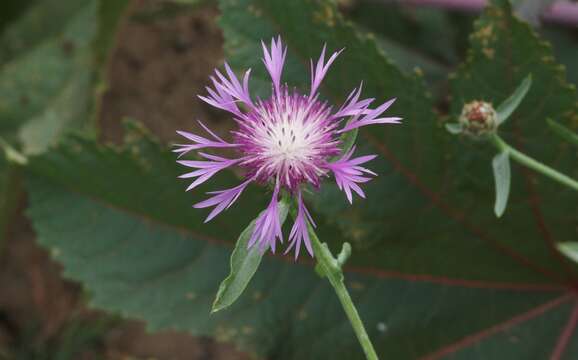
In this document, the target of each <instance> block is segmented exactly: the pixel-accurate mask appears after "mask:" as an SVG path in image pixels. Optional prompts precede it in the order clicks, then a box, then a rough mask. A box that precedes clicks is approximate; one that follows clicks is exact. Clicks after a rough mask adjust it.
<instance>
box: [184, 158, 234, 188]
mask: <svg viewBox="0 0 578 360" xmlns="http://www.w3.org/2000/svg"><path fill="white" fill-rule="evenodd" d="M199 155H201V156H202V157H204V158H205V159H208V161H206V160H180V161H177V162H178V163H179V164H181V165H184V166H186V167H190V168H193V169H198V170H195V171H192V172H188V173H186V174H183V175H181V176H179V178H181V179H190V178H196V179H195V181H193V183H192V184H191V185H189V187H188V188H187V190H186V191H189V190H192V189H194V188H196V187H197V186H199V185H201V184H202V183H204V182H205V181H207V180H209V179H210V178H212V177H213V175H215V174H216V173H218V172H219V171H221V170H224V169H226V168H228V167H230V166H233V165H234V164H236V163H238V162H239V161H241V160H242V159H227V158H224V157H220V156H215V155H210V154H205V153H199Z"/></svg>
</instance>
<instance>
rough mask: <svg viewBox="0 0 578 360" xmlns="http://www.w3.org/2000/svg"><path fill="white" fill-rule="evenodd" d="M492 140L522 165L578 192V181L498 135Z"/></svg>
mask: <svg viewBox="0 0 578 360" xmlns="http://www.w3.org/2000/svg"><path fill="white" fill-rule="evenodd" d="M490 140H491V141H492V143H493V144H494V145H495V146H496V147H497V148H498V149H499V150H500V151H507V152H508V154H509V155H510V158H512V159H514V160H515V161H517V162H518V163H520V164H521V165H524V166H526V167H528V168H530V169H532V170H534V171H536V172H538V173H541V174H542V175H545V176H547V177H549V178H550V179H552V180H555V181H557V182H559V183H560V184H563V185H566V186H567V187H569V188H571V189H574V190H576V191H578V181H576V180H574V179H572V178H571V177H569V176H567V175H565V174H562V173H561V172H559V171H557V170H554V169H552V168H551V167H549V166H547V165H544V164H542V163H541V162H539V161H537V160H534V159H532V158H531V157H529V156H528V155H526V154H524V153H522V152H520V151H518V150H516V149H514V148H513V147H512V146H510V145H509V144H508V143H506V142H505V141H504V140H502V138H500V137H499V136H498V135H497V134H492V136H491V137H490Z"/></svg>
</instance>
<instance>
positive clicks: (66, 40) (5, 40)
mask: <svg viewBox="0 0 578 360" xmlns="http://www.w3.org/2000/svg"><path fill="white" fill-rule="evenodd" d="M124 6H126V1H111V0H65V1H63V0H45V1H39V2H37V3H36V4H35V5H34V6H32V7H31V8H30V9H28V10H27V11H26V12H25V13H24V14H23V15H22V17H21V18H19V19H18V20H17V21H15V22H14V23H12V24H11V25H10V26H8V27H7V28H6V30H5V31H4V33H2V34H1V35H0V135H1V136H2V137H3V138H6V139H9V140H10V141H11V142H12V143H19V144H20V145H21V147H22V151H23V152H25V153H39V152H42V151H43V150H44V149H45V148H46V147H47V146H49V145H50V144H53V143H55V142H56V141H57V140H58V138H59V136H60V135H61V134H62V133H64V132H67V131H70V130H72V129H84V128H91V126H92V124H91V123H90V119H91V115H90V114H92V111H91V110H93V108H94V102H93V99H94V94H95V91H94V88H95V84H96V81H95V80H96V78H97V74H98V70H99V66H100V65H101V64H102V62H103V60H102V58H104V57H105V54H106V52H107V51H108V50H109V49H110V43H111V42H112V39H113V36H114V30H115V29H116V23H117V22H118V20H119V17H120V16H119V15H120V14H121V13H122V11H123V9H124ZM99 10H100V11H99ZM97 40H98V41H97Z"/></svg>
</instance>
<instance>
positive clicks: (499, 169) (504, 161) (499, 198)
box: [492, 151, 510, 217]
mask: <svg viewBox="0 0 578 360" xmlns="http://www.w3.org/2000/svg"><path fill="white" fill-rule="evenodd" d="M492 168H493V169H494V181H495V182H496V203H495V205H494V212H495V213H496V216H497V217H501V216H502V214H503V213H504V211H505V210H506V205H507V204H508V196H509V195H510V154H509V153H508V152H507V151H503V152H501V153H499V154H498V155H496V156H495V157H494V159H493V160H492Z"/></svg>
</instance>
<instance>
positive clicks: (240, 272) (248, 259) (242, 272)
mask: <svg viewBox="0 0 578 360" xmlns="http://www.w3.org/2000/svg"><path fill="white" fill-rule="evenodd" d="M288 212H289V199H288V197H286V196H283V198H282V199H281V200H280V201H279V217H280V219H279V220H280V223H281V225H282V224H283V223H284V222H285V219H286V218H287V213H288ZM256 221H257V218H255V220H253V221H252V222H251V223H250V224H249V226H247V227H246V228H245V230H243V232H242V233H241V235H240V236H239V239H238V240H237V244H236V245H235V249H233V253H232V254H231V271H230V273H229V276H227V277H226V278H225V280H223V282H221V285H220V286H219V291H218V292H217V296H216V297H215V300H214V301H213V308H212V309H211V313H214V312H217V311H219V310H223V309H224V308H226V307H229V306H231V305H232V304H233V303H234V302H235V301H236V300H237V299H238V298H239V296H241V294H242V293H243V291H244V290H245V288H246V287H247V285H248V284H249V281H251V278H252V277H253V275H255V272H257V268H259V265H260V264H261V259H262V258H263V253H264V251H261V250H260V249H259V246H252V247H251V248H249V247H248V243H249V239H250V238H251V234H252V233H253V228H254V227H255V222H256Z"/></svg>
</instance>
